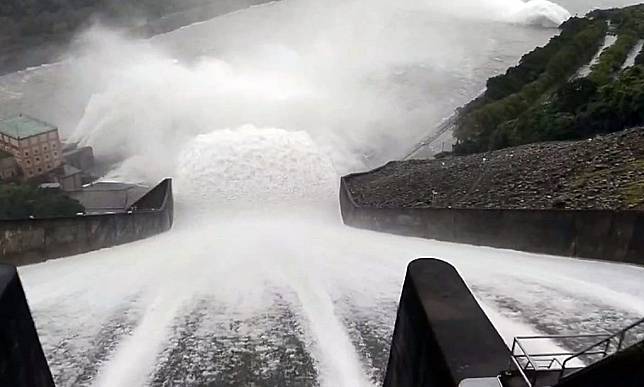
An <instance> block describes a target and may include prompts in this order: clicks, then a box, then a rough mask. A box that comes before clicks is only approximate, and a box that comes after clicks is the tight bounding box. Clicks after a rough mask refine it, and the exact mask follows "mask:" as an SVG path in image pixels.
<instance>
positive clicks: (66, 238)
mask: <svg viewBox="0 0 644 387" xmlns="http://www.w3.org/2000/svg"><path fill="white" fill-rule="evenodd" d="M173 217H174V201H173V196H172V180H171V179H166V180H164V181H162V182H161V183H160V184H158V185H157V186H156V187H154V188H153V189H152V190H150V191H149V192H148V193H147V194H145V195H144V196H143V197H142V198H141V199H139V200H138V201H137V202H136V203H134V204H133V205H132V207H131V208H130V209H129V211H128V212H126V213H116V214H101V215H88V216H75V217H69V218H54V219H26V220H7V221H0V263H7V264H12V265H16V266H20V265H28V264H33V263H39V262H44V261H46V260H48V259H54V258H60V257H66V256H70V255H75V254H81V253H86V252H88V251H93V250H98V249H102V248H106V247H112V246H116V245H120V244H124V243H129V242H133V241H136V240H139V239H143V238H147V237H150V236H153V235H155V234H159V233H162V232H164V231H167V230H169V229H170V228H171V227H172V223H173Z"/></svg>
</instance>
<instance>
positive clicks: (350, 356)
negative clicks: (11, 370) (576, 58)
mask: <svg viewBox="0 0 644 387" xmlns="http://www.w3.org/2000/svg"><path fill="white" fill-rule="evenodd" d="M567 16H568V13H567V11H565V10H563V9H562V8H561V7H559V6H557V5H555V4H553V3H550V2H546V1H537V0H533V1H530V2H527V3H524V2H521V1H519V0H490V1H486V2H479V1H471V0H455V1H451V2H449V3H445V2H436V1H429V0H425V1H411V0H409V1H399V2H390V1H384V0H379V1H363V0H353V1H339V0H338V1H325V2H323V4H321V3H320V2H317V1H312V0H311V1H309V0H300V1H296V0H289V1H283V2H278V3H274V4H270V5H267V6H263V7H255V8H253V9H250V10H247V11H243V12H237V13H235V14H232V15H228V16H224V17H221V18H217V19H215V20H213V21H210V22H206V23H200V24H198V25H195V26H192V27H190V28H184V29H182V30H179V31H175V32H173V33H170V34H167V35H164V36H160V37H157V38H155V39H153V40H151V41H131V40H129V39H127V38H124V37H123V36H120V35H118V34H115V33H113V32H109V31H105V30H102V29H100V28H97V29H94V30H92V31H89V32H88V33H87V34H86V35H85V36H84V43H83V47H84V48H83V50H84V52H85V53H86V55H85V56H81V57H79V58H78V59H75V60H73V61H71V62H70V63H66V64H64V65H61V66H60V67H63V68H64V69H63V70H60V71H63V72H62V74H64V76H63V79H65V82H66V83H65V84H67V85H70V88H69V89H66V90H65V92H64V93H63V96H66V97H68V98H65V97H61V98H60V99H61V100H68V99H69V100H72V101H77V100H81V101H83V102H84V103H83V104H82V106H83V109H82V110H83V111H82V117H81V119H80V120H78V121H79V122H78V125H74V130H73V131H72V130H69V129H67V132H68V133H70V134H71V136H72V138H73V139H76V140H79V141H81V142H82V143H84V144H89V145H92V146H93V147H94V149H95V153H96V155H97V156H98V157H99V158H102V159H109V160H115V161H118V163H117V164H116V165H115V168H114V169H113V170H112V171H111V173H110V175H109V177H110V178H122V179H127V180H136V181H143V182H148V183H152V182H155V181H156V180H158V179H159V178H161V177H165V176H172V177H174V178H175V183H176V184H175V188H176V200H177V214H176V219H177V221H176V224H175V227H174V229H173V230H172V231H171V232H169V233H166V234H163V235H159V236H156V237H153V238H150V239H147V240H144V241H139V242H135V243H132V244H128V245H126V246H119V247H115V248H112V249H107V250H102V251H98V252H92V253H88V254H83V255H80V256H76V257H70V258H66V259H60V260H56V261H51V262H46V263H43V264H39V265H32V266H28V267H22V268H21V269H20V272H21V275H22V277H23V280H24V282H25V287H26V291H27V294H28V298H29V301H30V304H31V306H32V309H33V312H34V315H35V319H36V323H37V327H38V330H39V333H40V334H41V340H42V342H43V346H44V348H45V351H46V354H47V357H48V360H49V361H50V365H51V367H52V370H53V372H54V374H55V376H56V380H57V382H58V383H59V385H88V384H95V385H106V386H137V385H202V384H206V383H213V384H215V385H252V384H255V385H283V386H301V385H318V384H319V385H323V386H362V385H374V384H377V383H378V382H379V381H381V380H382V372H383V370H384V367H385V364H386V360H387V355H388V343H389V339H390V336H391V332H392V330H393V323H394V318H395V310H396V302H397V299H398V297H399V294H400V289H401V284H402V279H403V276H404V270H405V266H406V264H407V263H408V262H409V261H410V260H411V259H414V258H416V257H421V256H433V257H440V258H443V259H446V260H448V261H450V262H452V263H453V264H455V265H456V267H457V268H458V269H459V271H460V272H461V273H462V274H463V275H464V277H465V278H466V280H467V282H468V284H469V285H470V286H471V287H472V288H473V289H474V291H475V292H476V294H477V297H479V299H480V300H481V302H482V303H483V304H484V305H485V307H486V309H488V310H490V314H491V315H492V318H493V320H494V322H495V323H496V324H497V326H498V328H499V329H500V330H501V332H502V334H503V335H504V337H505V338H506V339H507V338H510V337H512V336H513V335H516V334H526V333H530V332H525V331H523V330H534V331H540V332H551V333H554V331H557V330H558V329H560V328H561V327H566V328H567V329H570V330H573V331H577V330H583V331H597V330H600V329H605V328H608V327H612V326H613V325H614V324H623V323H625V322H626V321H629V320H630V319H632V318H634V317H636V316H639V315H641V314H643V313H644V303H643V302H642V299H643V297H642V296H644V286H643V285H642V283H643V281H642V279H644V270H642V269H641V268H638V267H633V266H628V265H611V264H604V263H598V262H587V261H579V260H570V259H565V258H557V257H547V256H540V255H534V254H526V253H519V252H513V251H504V250H498V249H491V248H484V247H473V246H463V245H457V244H450V243H440V242H436V241H427V240H420V239H414V238H403V237H397V236H392V235H385V234H378V233H373V232H367V231H360V230H355V229H351V228H348V227H345V226H343V225H342V224H341V221H340V219H339V214H338V207H337V188H338V179H339V176H340V175H341V174H344V173H347V172H350V171H354V170H356V169H360V168H364V167H366V166H368V165H371V164H373V163H375V162H379V161H381V160H384V159H387V158H389V157H395V156H396V155H399V154H400V152H401V150H404V149H406V148H407V147H409V146H410V145H411V141H413V139H414V138H417V137H418V135H419V134H420V133H422V132H423V131H424V130H425V128H426V125H427V122H434V121H436V120H438V119H439V118H440V117H441V116H442V115H445V114H446V112H447V111H448V108H449V107H454V105H455V104H456V105H457V104H459V103H460V102H462V101H463V100H465V99H467V98H468V97H471V94H472V93H474V92H475V91H476V89H477V88H480V86H481V82H483V81H484V80H483V79H481V80H478V81H472V79H474V78H477V75H478V74H479V72H480V71H482V70H480V68H481V67H484V68H486V70H485V71H483V72H484V73H485V72H489V71H490V69H489V66H490V65H489V63H488V61H489V60H490V57H491V56H492V57H494V58H496V57H501V58H505V59H502V60H499V61H500V62H501V63H500V64H499V65H498V66H499V68H503V67H506V65H507V62H508V61H514V60H516V59H517V56H518V55H520V54H521V53H522V51H525V50H524V48H523V45H527V46H529V45H530V44H526V42H525V39H523V40H522V39H518V40H520V41H522V43H520V44H519V43H516V44H517V45H518V47H520V49H517V52H513V53H512V54H511V55H510V54H499V55H498V56H497V55H496V51H495V50H497V46H496V45H497V42H496V41H492V39H491V38H489V36H492V35H493V36H498V35H505V34H504V33H499V32H498V31H497V29H500V30H501V31H506V28H508V29H511V30H512V31H514V32H516V34H521V33H522V32H523V33H526V34H528V33H529V34H531V36H532V35H535V34H536V35H539V37H538V39H541V40H543V39H545V38H547V36H548V35H549V34H551V33H552V31H550V32H547V30H543V29H535V28H534V26H535V25H536V26H544V25H545V26H551V25H555V24H557V23H559V22H560V21H562V20H563V19H565V18H566V17H567ZM477 28H481V29H482V31H486V32H487V33H489V34H490V35H486V34H481V33H479V32H478V31H477V30H476V29H477ZM493 31H494V32H493ZM526 31H528V32H526ZM526 39H527V38H526ZM504 42H505V43H507V45H509V46H512V47H515V46H514V45H513V43H512V41H511V39H509V38H507V40H506V41H504ZM502 46H503V48H504V49H507V47H506V45H502ZM479 56H482V57H483V59H481V58H479ZM508 57H509V58H511V59H508ZM492 61H493V62H494V60H492ZM56 71H58V70H56ZM34 76H35V77H37V75H34ZM22 79H23V81H24V83H28V82H30V81H29V80H28V79H29V78H22ZM25 79H27V80H25ZM70 79H71V80H73V81H70ZM8 83H10V84H12V85H13V83H12V82H8ZM36 83H37V82H36ZM455 85H458V87H462V88H464V89H466V91H464V92H462V93H456V94H454V93H453V92H452V93H451V94H449V93H447V94H442V93H443V92H447V91H452V90H453V89H454V88H455ZM13 87H14V86H11V87H9V89H11V90H13V89H12V88H13ZM88 91H89V92H88ZM84 93H87V94H88V95H89V96H88V97H87V98H85V99H84V98H82V96H83V95H86V94H84ZM444 95H449V96H450V98H449V101H445V97H444ZM14 99H15V98H14ZM553 299H556V300H557V301H558V302H557V303H556V304H553V302H552V301H553ZM519 330H520V331H519Z"/></svg>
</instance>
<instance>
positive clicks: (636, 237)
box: [340, 178, 644, 264]
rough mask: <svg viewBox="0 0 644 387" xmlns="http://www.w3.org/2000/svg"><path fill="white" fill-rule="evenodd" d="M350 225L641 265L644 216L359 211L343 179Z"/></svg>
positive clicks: (586, 212) (342, 199)
mask: <svg viewBox="0 0 644 387" xmlns="http://www.w3.org/2000/svg"><path fill="white" fill-rule="evenodd" d="M340 207H341V211H342V218H343V220H344V223H345V224H347V225H349V226H354V227H359V228H365V229H370V230H375V231H383V232H389V233H394V234H400V235H409V236H416V237H422V238H431V239H438V240H442V241H449V242H458V243H467V244H474V245H483V246H492V247H498V248H506V249H514V250H522V251H528V252H534V253H543V254H553V255H563V256H572V257H583V258H593V259H600V260H606V261H616V262H629V263H636V264H644V212H642V211H604V210H504V209H454V208H451V209H450V208H375V207H362V206H359V205H358V204H356V202H355V201H354V200H353V198H352V197H351V194H350V192H349V190H348V189H347V187H346V184H345V178H342V182H341V184H340Z"/></svg>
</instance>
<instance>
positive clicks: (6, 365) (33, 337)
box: [0, 264, 54, 387]
mask: <svg viewBox="0 0 644 387" xmlns="http://www.w3.org/2000/svg"><path fill="white" fill-rule="evenodd" d="M0 386H7V387H9V386H11V387H23V386H24V387H53V386H54V380H53V378H52V376H51V372H50V371H49V366H48V365H47V360H46V359H45V354H44V353H43V350H42V347H41V346H40V340H39V339H38V334H37V333H36V327H35V325H34V321H33V319H32V317H31V312H30V311H29V306H28V305H27V299H26V298H25V292H24V290H23V288H22V284H21V283H20V278H19V277H18V272H17V271H16V269H15V268H14V267H12V266H9V265H3V264H0Z"/></svg>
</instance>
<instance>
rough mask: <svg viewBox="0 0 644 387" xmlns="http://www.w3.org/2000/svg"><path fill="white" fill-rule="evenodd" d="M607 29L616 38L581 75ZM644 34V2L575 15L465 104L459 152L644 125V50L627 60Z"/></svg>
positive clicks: (460, 115)
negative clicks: (545, 41)
mask: <svg viewBox="0 0 644 387" xmlns="http://www.w3.org/2000/svg"><path fill="white" fill-rule="evenodd" d="M607 34H614V35H616V36H617V39H616V42H615V43H614V44H613V45H611V46H609V47H607V48H605V49H604V50H603V51H602V52H601V55H600V56H599V58H598V60H597V61H596V63H594V64H593V65H592V67H591V68H590V72H589V74H588V75H579V74H578V71H579V70H580V68H581V67H582V66H584V65H586V64H588V63H590V62H591V60H592V59H593V57H595V55H596V54H597V53H598V51H599V50H600V49H601V48H602V47H603V44H604V41H605V38H606V35H607ZM642 39H644V5H637V6H632V7H627V8H623V9H611V10H597V11H593V12H591V13H590V14H589V15H588V16H586V17H584V18H576V17H574V18H571V19H569V20H568V21H566V22H565V23H564V24H563V25H562V26H561V33H560V34H559V35H558V36H556V37H554V38H553V39H551V41H550V42H549V43H548V44H547V45H546V46H544V47H539V48H537V49H535V50H534V51H532V52H530V53H528V54H526V55H525V56H524V57H523V58H522V59H521V61H520V62H519V64H518V65H517V66H515V67H512V68H510V69H508V71H507V72H506V73H505V74H502V75H499V76H496V77H493V78H491V79H489V80H488V82H487V89H486V91H485V93H484V94H482V95H481V96H480V97H478V98H477V99H475V100H473V101H472V102H470V103H469V104H468V105H466V106H465V107H463V108H461V109H459V111H458V118H457V124H456V129H455V132H454V133H455V136H456V138H457V144H456V145H455V146H454V151H455V153H457V154H468V153H476V152H484V151H488V150H493V149H500V148H505V147H509V146H515V145H521V144H527V143H532V142H537V141H549V140H570V139H581V138H587V137H591V136H594V135H597V134H602V133H609V132H614V131H618V130H622V129H625V128H628V127H633V126H636V125H642V124H644V50H641V51H640V52H639V53H638V55H637V56H636V58H635V63H634V64H633V65H632V66H624V64H625V61H626V59H627V57H628V56H629V54H631V53H632V52H633V51H634V50H636V49H637V48H638V47H640V46H639V45H638V43H639V42H641V41H642Z"/></svg>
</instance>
